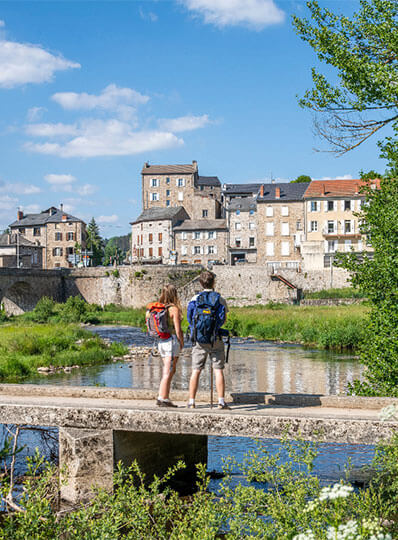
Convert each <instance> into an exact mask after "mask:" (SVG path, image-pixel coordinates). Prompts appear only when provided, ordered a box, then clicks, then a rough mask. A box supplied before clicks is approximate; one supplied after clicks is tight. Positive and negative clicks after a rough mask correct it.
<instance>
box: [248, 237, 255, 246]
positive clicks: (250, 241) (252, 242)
mask: <svg viewBox="0 0 398 540" xmlns="http://www.w3.org/2000/svg"><path fill="white" fill-rule="evenodd" d="M254 241H255V238H254V236H250V237H249V247H254Z"/></svg>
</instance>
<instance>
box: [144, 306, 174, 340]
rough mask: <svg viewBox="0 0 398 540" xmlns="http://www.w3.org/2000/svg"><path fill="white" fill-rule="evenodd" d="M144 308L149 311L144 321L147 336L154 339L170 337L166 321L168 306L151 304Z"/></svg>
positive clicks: (167, 321)
mask: <svg viewBox="0 0 398 540" xmlns="http://www.w3.org/2000/svg"><path fill="white" fill-rule="evenodd" d="M146 308H147V310H148V311H149V317H148V318H147V320H146V325H147V328H148V333H149V335H150V336H152V337H154V338H160V339H169V338H170V337H171V333H170V330H169V320H168V309H169V306H166V305H165V304H161V303H160V302H152V303H151V304H148V305H147V307H146Z"/></svg>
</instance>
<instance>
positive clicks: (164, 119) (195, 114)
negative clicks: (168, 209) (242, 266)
mask: <svg viewBox="0 0 398 540" xmlns="http://www.w3.org/2000/svg"><path fill="white" fill-rule="evenodd" d="M320 3H321V5H323V6H325V7H330V8H331V9H333V10H334V11H340V12H342V13H346V14H349V13H351V12H352V11H353V10H355V9H357V8H358V6H359V2H358V1H356V0H355V1H354V0H353V1H350V0H345V2H340V1H339V0H334V1H330V2H329V1H324V2H323V1H321V2H320ZM293 13H296V14H302V15H306V14H308V13H307V8H306V6H305V2H304V1H296V0H292V1H290V0H285V1H281V0H175V1H173V0H170V1H161V0H153V1H150V0H148V1H138V0H137V1H129V0H124V1H116V0H114V1H112V0H108V1H95V0H92V1H68V2H65V1H57V0H53V1H51V2H50V1H48V2H45V1H30V2H24V1H12V2H11V1H10V2H7V1H2V2H0V21H1V22H0V107H1V108H0V113H1V114H0V152H1V160H0V230H1V229H2V228H5V227H6V226H7V225H8V224H9V223H10V222H11V221H13V220H14V219H15V215H16V209H17V207H18V206H21V207H22V208H23V209H24V211H25V212H36V211H40V210H42V209H45V208H47V207H49V206H50V205H56V206H58V205H59V203H61V202H63V203H64V206H65V208H66V209H67V210H68V211H69V212H71V213H72V214H74V215H76V216H79V217H81V218H83V219H84V220H86V221H88V220H89V219H90V218H91V216H94V217H95V218H96V219H97V221H98V222H99V224H100V226H101V231H102V233H103V235H104V236H106V237H110V236H114V235H118V234H124V233H126V232H129V229H130V227H129V225H128V223H129V221H131V220H132V219H133V218H134V217H136V216H137V215H138V214H139V212H140V202H141V193H140V188H141V179H140V170H141V167H142V165H143V163H144V162H145V161H147V160H149V161H150V162H151V163H190V162H191V161H192V160H193V159H196V160H197V161H198V164H199V171H200V173H201V174H203V175H217V176H218V177H219V178H220V180H221V181H222V182H251V181H261V180H263V181H269V179H270V176H271V174H272V176H273V177H274V178H277V179H280V180H286V181H288V180H291V179H294V178H296V177H297V176H298V175H299V174H309V175H310V176H311V177H312V178H324V177H327V178H336V177H339V178H341V177H353V178H356V177H358V172H359V170H360V169H364V170H368V169H376V170H381V171H383V170H384V163H383V162H381V161H380V160H379V159H378V149H377V147H376V141H375V140H370V141H368V142H367V143H366V144H364V145H362V146H361V147H360V148H358V149H357V150H356V151H354V152H352V153H349V154H347V155H345V156H343V157H340V158H336V157H334V155H333V154H330V153H324V152H316V151H314V148H319V147H321V146H322V144H321V142H320V141H318V140H317V139H316V138H315V136H314V135H313V127H312V116H311V113H310V112H309V111H305V110H302V109H300V107H299V106H298V104H297V98H296V95H297V94H299V95H302V94H303V92H304V91H305V90H306V89H307V88H309V87H310V86H311V78H310V69H311V67H312V66H314V65H317V62H316V58H315V55H314V53H313V51H312V50H311V49H310V47H309V46H307V45H306V44H305V43H303V42H301V41H300V39H299V38H298V37H297V36H296V34H295V32H294V29H293V27H292V24H291V16H292V14H293ZM323 71H325V70H324V68H323Z"/></svg>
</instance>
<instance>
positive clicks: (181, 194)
mask: <svg viewBox="0 0 398 540" xmlns="http://www.w3.org/2000/svg"><path fill="white" fill-rule="evenodd" d="M178 200H179V201H183V200H184V192H183V191H179V192H178Z"/></svg>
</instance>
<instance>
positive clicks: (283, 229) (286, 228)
mask: <svg viewBox="0 0 398 540" xmlns="http://www.w3.org/2000/svg"><path fill="white" fill-rule="evenodd" d="M281 234H282V236H289V223H282V227H281Z"/></svg>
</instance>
